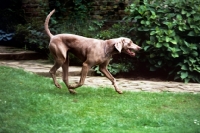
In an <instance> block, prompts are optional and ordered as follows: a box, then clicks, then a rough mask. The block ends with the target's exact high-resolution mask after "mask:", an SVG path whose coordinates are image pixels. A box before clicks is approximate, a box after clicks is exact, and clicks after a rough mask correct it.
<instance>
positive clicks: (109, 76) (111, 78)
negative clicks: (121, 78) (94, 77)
mask: <svg viewBox="0 0 200 133" xmlns="http://www.w3.org/2000/svg"><path fill="white" fill-rule="evenodd" d="M106 66H107V64H101V65H100V66H99V70H100V71H101V72H102V73H103V74H104V75H105V76H106V77H107V78H108V79H109V80H110V81H111V82H112V84H113V86H114V88H115V91H116V92H118V93H119V94H122V93H123V92H122V91H121V90H119V89H118V86H117V83H116V79H115V78H114V77H113V76H112V75H111V74H110V72H109V71H108V70H107V68H106Z"/></svg>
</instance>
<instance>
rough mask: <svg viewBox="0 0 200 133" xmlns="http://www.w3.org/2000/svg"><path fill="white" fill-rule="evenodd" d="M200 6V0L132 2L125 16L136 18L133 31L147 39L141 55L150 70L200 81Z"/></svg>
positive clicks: (185, 79)
mask: <svg viewBox="0 0 200 133" xmlns="http://www.w3.org/2000/svg"><path fill="white" fill-rule="evenodd" d="M199 6H200V1H199V0H192V1H185V0H181V1H180V0H165V1H156V2H155V1H151V0H145V2H144V3H143V4H142V5H135V4H131V5H130V7H129V8H128V9H127V11H128V12H129V14H130V15H129V16H128V17H126V18H125V19H126V20H128V21H134V22H135V23H134V26H133V27H132V28H131V31H133V32H135V33H136V35H138V39H137V41H138V42H141V43H142V42H143V43H142V47H143V53H142V54H140V57H139V58H140V59H141V60H140V61H141V62H142V63H145V64H146V66H147V67H148V68H149V70H150V71H158V70H162V71H166V72H169V74H170V75H172V76H173V77H174V79H175V80H176V79H180V80H183V81H185V82H189V81H194V82H200V76H199V75H200V74H199V73H200V59H199V52H200V45H199V41H200V40H199V35H200V10H199ZM141 38H142V39H141Z"/></svg>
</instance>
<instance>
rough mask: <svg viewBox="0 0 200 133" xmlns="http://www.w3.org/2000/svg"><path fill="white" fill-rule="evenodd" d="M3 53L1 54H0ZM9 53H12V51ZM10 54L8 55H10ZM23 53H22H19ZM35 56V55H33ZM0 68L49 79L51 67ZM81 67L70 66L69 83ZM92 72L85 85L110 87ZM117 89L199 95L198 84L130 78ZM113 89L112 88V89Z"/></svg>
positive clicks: (15, 63) (33, 63)
mask: <svg viewBox="0 0 200 133" xmlns="http://www.w3.org/2000/svg"><path fill="white" fill-rule="evenodd" d="M2 51H3V52H2ZM20 52H21V51H20ZM2 53H4V54H3V55H4V56H5V53H6V50H5V49H4V50H3V47H1V46H0V57H1V54H2ZM11 53H14V52H13V51H12V52H11ZM11 53H10V54H11ZM21 53H23V52H21ZM35 54H37V53H35ZM0 59H1V58H0ZM0 66H10V67H14V68H21V69H24V70H25V71H29V72H33V73H36V74H39V75H42V76H46V77H49V73H48V72H49V69H50V68H51V67H52V64H50V63H49V62H48V61H47V60H45V59H35V60H30V59H28V60H16V59H15V60H8V59H6V60H3V59H1V60H0ZM80 71H81V67H74V66H70V68H69V75H70V77H69V82H72V83H73V82H78V81H79V78H80V77H79V74H80ZM61 75H62V70H61V69H59V70H58V72H57V76H58V78H59V79H60V80H61ZM93 75H94V72H93V70H90V71H89V74H88V76H87V78H86V81H85V85H86V86H93V87H105V86H107V87H112V85H111V82H110V81H109V80H108V79H107V78H105V77H101V76H93ZM116 80H117V83H118V85H119V88H120V89H121V90H124V91H134V92H138V91H145V92H163V91H165V92H191V93H199V92H200V84H198V83H182V82H171V81H170V82H168V81H150V80H133V79H131V78H117V79H116ZM112 88H113V87H112Z"/></svg>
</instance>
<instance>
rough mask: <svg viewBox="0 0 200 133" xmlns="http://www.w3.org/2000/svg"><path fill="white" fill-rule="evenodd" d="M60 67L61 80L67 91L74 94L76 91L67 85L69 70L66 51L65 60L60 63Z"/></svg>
mask: <svg viewBox="0 0 200 133" xmlns="http://www.w3.org/2000/svg"><path fill="white" fill-rule="evenodd" d="M62 69H63V82H64V83H65V85H66V86H67V88H68V90H69V92H70V93H73V94H75V93H76V92H75V91H74V90H73V89H71V88H70V87H69V78H68V77H69V73H68V72H69V54H68V53H67V57H66V60H65V62H64V63H63V65H62Z"/></svg>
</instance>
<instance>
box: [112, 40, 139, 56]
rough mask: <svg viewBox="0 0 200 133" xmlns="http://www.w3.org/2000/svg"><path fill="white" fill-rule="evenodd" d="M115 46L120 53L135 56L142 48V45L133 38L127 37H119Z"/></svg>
mask: <svg viewBox="0 0 200 133" xmlns="http://www.w3.org/2000/svg"><path fill="white" fill-rule="evenodd" d="M114 46H115V48H116V49H117V50H118V51H119V53H121V52H123V53H126V54H128V55H130V56H135V52H136V51H139V50H140V49H141V47H139V46H138V45H136V44H135V43H133V42H132V41H131V39H129V38H125V37H120V38H117V39H116V41H115V44H114Z"/></svg>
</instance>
